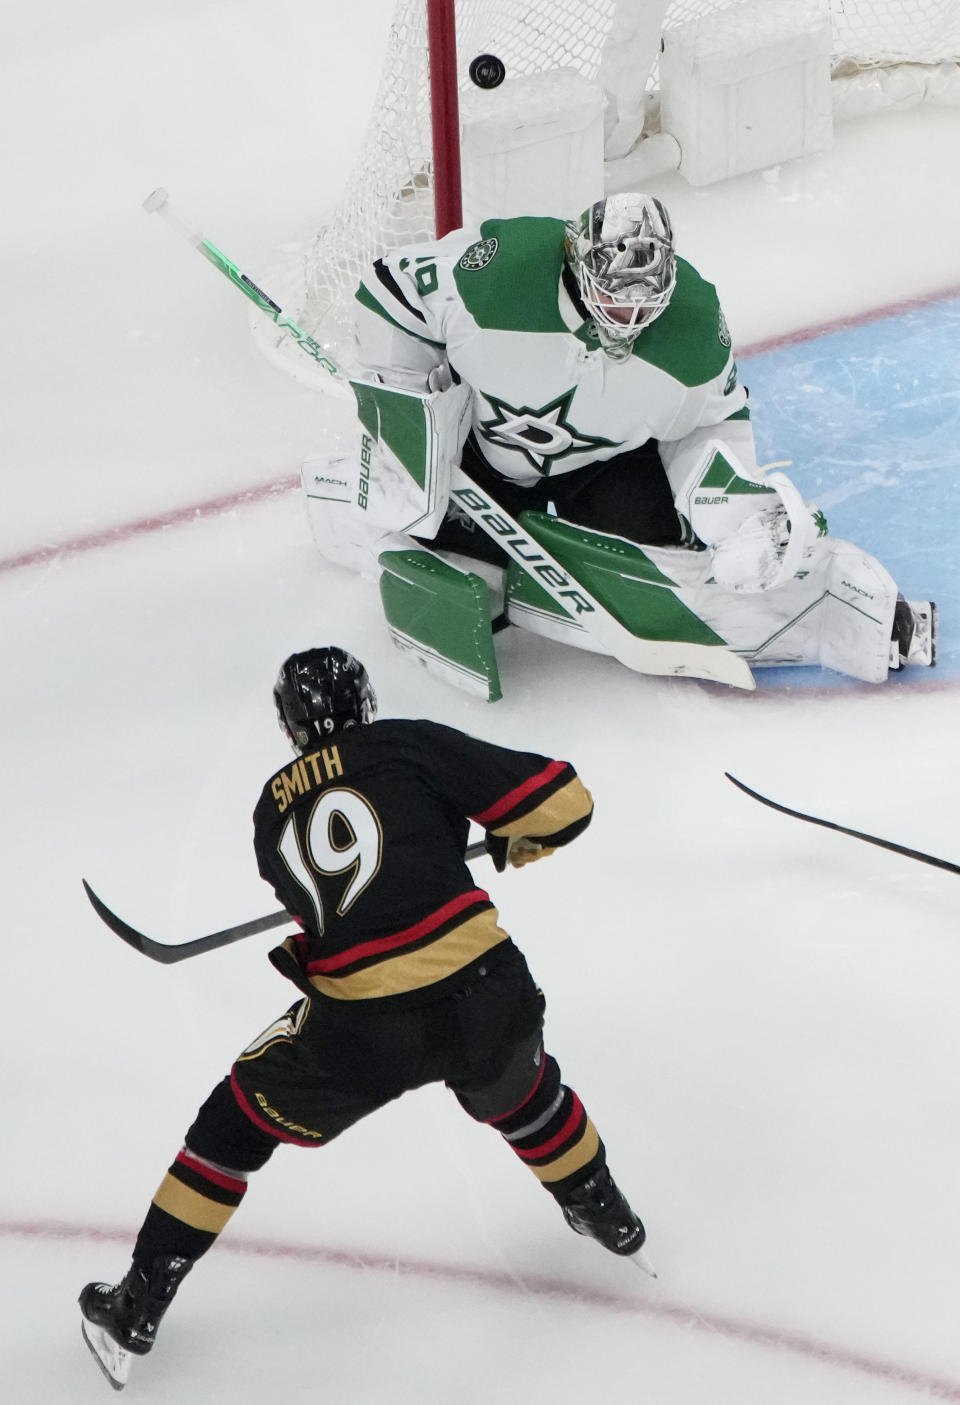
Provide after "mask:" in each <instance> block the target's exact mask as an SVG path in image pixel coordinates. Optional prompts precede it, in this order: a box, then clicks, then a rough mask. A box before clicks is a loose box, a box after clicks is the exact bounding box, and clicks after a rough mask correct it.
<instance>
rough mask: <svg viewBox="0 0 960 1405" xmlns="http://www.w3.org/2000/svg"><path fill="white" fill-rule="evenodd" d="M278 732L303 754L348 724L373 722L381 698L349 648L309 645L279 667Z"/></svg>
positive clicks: (275, 697)
mask: <svg viewBox="0 0 960 1405" xmlns="http://www.w3.org/2000/svg"><path fill="white" fill-rule="evenodd" d="M273 700H274V702H275V703H276V707H277V718H278V720H279V722H280V730H281V731H282V732H283V733H284V734H285V735H286V736H287V737H288V738H289V740H290V744H291V745H292V747H293V749H294V751H297V752H301V753H302V752H304V751H306V749H307V748H308V747H310V746H314V745H315V744H316V743H317V742H318V741H322V740H323V739H324V738H325V737H328V736H330V734H331V733H332V732H337V731H340V730H341V729H343V728H344V727H356V726H359V725H360V724H361V723H364V722H372V721H373V719H374V718H375V717H376V715H377V698H376V694H375V693H374V691H373V687H372V686H371V683H370V675H369V674H368V673H367V670H366V669H365V668H364V666H363V664H362V663H361V662H360V660H359V659H355V658H354V657H353V655H352V654H348V653H347V652H346V650H345V649H336V648H327V649H306V650H305V651H304V652H303V653H302V654H291V655H290V657H289V658H288V659H286V660H285V661H284V663H283V664H282V665H281V667H280V672H279V674H278V675H277V681H276V684H275V685H274V689H273Z"/></svg>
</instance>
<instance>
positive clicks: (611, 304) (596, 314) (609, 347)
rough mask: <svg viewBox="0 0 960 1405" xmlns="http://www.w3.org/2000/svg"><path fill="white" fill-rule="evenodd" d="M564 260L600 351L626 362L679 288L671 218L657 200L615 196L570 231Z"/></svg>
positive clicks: (600, 202) (586, 212)
mask: <svg viewBox="0 0 960 1405" xmlns="http://www.w3.org/2000/svg"><path fill="white" fill-rule="evenodd" d="M565 254H566V260H567V265H568V267H569V268H570V271H571V272H572V273H573V276H574V277H575V278H576V280H577V287H578V289H579V292H580V297H581V299H582V300H583V303H584V305H585V306H586V308H587V311H588V312H589V314H590V316H591V317H592V318H593V321H594V323H595V325H596V328H597V336H598V337H599V339H600V345H601V346H602V347H603V349H604V351H605V352H606V353H607V355H608V356H610V357H612V358H613V360H614V361H624V360H626V358H627V357H628V356H629V355H630V351H631V348H632V346H633V343H634V342H635V341H636V339H637V337H638V336H639V335H640V333H641V332H642V331H643V329H644V327H649V326H650V323H651V322H653V321H655V320H656V318H658V317H659V316H660V314H661V312H663V310H664V309H665V307H666V306H667V303H668V302H669V301H670V296H671V294H672V292H673V289H674V287H675V285H676V281H677V264H676V259H675V257H674V252H673V229H672V227H671V225H670V217H669V215H668V214H667V212H666V210H665V209H664V207H663V205H661V203H660V201H659V200H657V199H655V198H654V196H652V195H611V196H609V197H608V198H607V199H606V200H598V201H597V203H596V204H595V205H591V206H590V208H589V209H588V210H584V212H583V214H582V215H581V216H580V219H579V222H578V223H576V224H568V225H567V237H566V244H565Z"/></svg>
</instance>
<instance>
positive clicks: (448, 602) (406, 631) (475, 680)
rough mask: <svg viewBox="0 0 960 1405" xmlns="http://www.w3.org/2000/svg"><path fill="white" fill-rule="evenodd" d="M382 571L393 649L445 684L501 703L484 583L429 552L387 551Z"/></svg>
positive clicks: (381, 595) (383, 558)
mask: <svg viewBox="0 0 960 1405" xmlns="http://www.w3.org/2000/svg"><path fill="white" fill-rule="evenodd" d="M380 565H381V567H382V575H381V577H380V599H381V601H382V603H383V612H384V615H385V616H386V620H387V628H388V629H389V631H390V637H391V639H392V640H393V642H394V644H396V646H397V648H398V649H400V650H401V651H402V652H404V653H409V654H412V655H413V656H414V657H415V658H417V659H418V660H419V661H420V662H421V663H422V664H423V665H424V667H425V668H426V669H427V672H428V673H433V674H435V675H436V676H438V677H440V678H442V679H443V680H444V681H445V682H446V683H452V684H453V685H454V686H455V687H458V688H463V689H465V691H467V692H469V693H473V694H474V696H476V697H482V698H486V699H487V701H488V702H496V701H497V700H498V699H499V698H501V697H502V696H503V694H502V692H501V690H500V673H499V670H498V668H497V657H496V654H495V652H494V647H493V626H492V624H491V619H490V592H489V590H488V587H487V584H486V582H485V581H484V580H483V579H482V578H481V577H480V576H478V575H476V574H475V573H474V572H472V571H460V570H458V569H457V568H456V567H455V566H452V565H451V564H450V563H449V562H447V561H444V560H443V559H442V558H441V557H439V556H437V555H435V554H434V553H433V552H430V551H385V552H383V554H382V555H381V556H380Z"/></svg>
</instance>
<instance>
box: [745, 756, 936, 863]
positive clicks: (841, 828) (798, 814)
mask: <svg viewBox="0 0 960 1405" xmlns="http://www.w3.org/2000/svg"><path fill="white" fill-rule="evenodd" d="M723 774H724V775H725V776H726V778H727V780H728V781H732V782H733V784H734V785H735V786H736V787H737V789H738V790H742V791H743V793H744V795H751V796H753V798H754V800H759V801H760V804H761V805H769V807H770V809H771V810H779V811H780V813H781V814H782V815H792V816H793V818H794V819H795V820H806V821H807V823H808V824H819V825H822V826H823V828H824V829H835V830H836V831H837V832H838V833H839V834H849V835H851V836H852V837H853V838H854V839H862V840H863V841H864V843H866V844H876V846H877V848H878V849H889V850H890V851H891V852H892V853H894V854H903V855H904V856H905V857H906V858H908V859H917V860H918V861H919V862H920V863H927V864H931V865H932V866H933V867H934V868H943V869H946V871H947V873H960V864H955V863H951V862H950V861H949V859H937V858H934V856H933V854H924V853H922V852H921V851H920V850H919V849H908V848H907V846H906V845H905V844H894V843H893V841H892V840H891V839H878V838H877V837H876V835H874V834H864V833H863V832H862V831H861V830H859V829H850V828H848V826H847V825H845V824H836V823H835V822H834V821H833V820H820V819H817V817H816V815H806V814H804V812H803V811H802V810H791V809H790V807H789V806H788V805H780V804H778V803H777V801H776V800H768V799H767V797H766V796H765V795H761V794H760V793H759V792H758V791H756V790H751V789H750V787H749V786H748V785H744V783H743V781H738V780H737V778H736V776H731V774H730V772H729V771H724V773H723Z"/></svg>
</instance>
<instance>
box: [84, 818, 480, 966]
mask: <svg viewBox="0 0 960 1405" xmlns="http://www.w3.org/2000/svg"><path fill="white" fill-rule="evenodd" d="M486 853H487V846H486V843H485V841H484V840H482V839H478V840H477V842H476V843H475V844H468V845H467V848H466V852H465V853H464V858H466V859H479V858H480V857H481V856H482V855H484V854H486ZM81 881H82V883H83V890H84V892H85V893H86V895H87V897H88V898H89V899H90V905H91V907H92V908H93V910H94V912H95V913H96V914H97V916H98V917H99V918H100V919H101V921H102V922H105V923H106V924H107V926H108V927H109V928H110V930H111V932H116V934H117V936H118V937H121V938H122V939H123V941H125V942H126V943H127V945H128V946H132V947H133V949H134V951H139V952H141V953H142V955H144V956H149V958H150V960H151V961H159V962H160V963H161V964H162V965H164V966H171V965H173V963H174V962H175V961H186V960H188V959H189V958H190V957H191V956H200V955H202V953H203V952H205V951H216V950H217V948H218V947H221V946H230V945H231V943H232V942H240V941H243V939H244V938H245V937H255V936H256V935H257V933H258V932H269V931H270V930H271V929H272V928H274V927H283V926H285V925H289V924H290V923H294V922H295V921H296V919H295V918H294V917H291V915H290V913H289V912H287V911H286V910H284V911H282V912H271V913H270V914H269V916H267V917H255V918H254V919H253V921H252V922H241V923H240V924H239V925H238V926H236V927H224V929H223V931H222V932H211V933H210V935H209V936H206V937H196V938H195V939H194V940H193V941H191V942H175V943H172V944H171V943H170V942H157V941H154V939H153V938H152V937H147V936H145V935H144V934H143V932H138V931H137V929H136V927H131V926H130V924H129V922H124V920H123V918H122V917H118V916H117V914H116V913H115V912H111V910H110V908H109V907H107V905H106V903H105V902H104V901H103V899H102V898H100V897H98V896H97V894H96V893H95V892H94V891H93V889H92V888H91V887H90V884H89V883H88V882H87V880H86V879H85V878H84V879H82V880H81Z"/></svg>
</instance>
